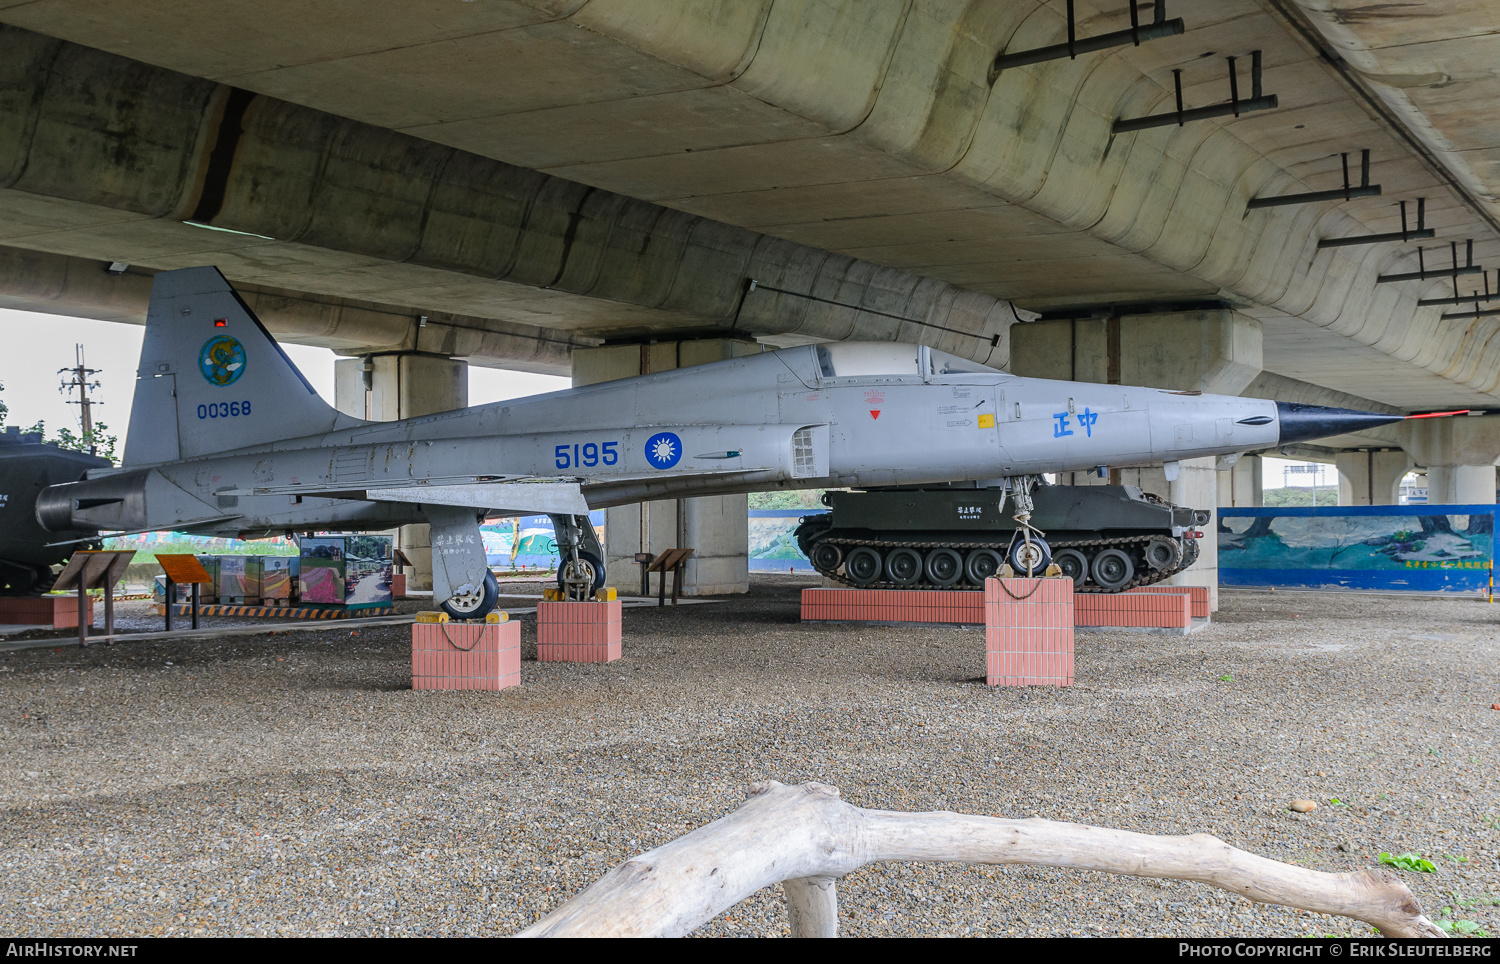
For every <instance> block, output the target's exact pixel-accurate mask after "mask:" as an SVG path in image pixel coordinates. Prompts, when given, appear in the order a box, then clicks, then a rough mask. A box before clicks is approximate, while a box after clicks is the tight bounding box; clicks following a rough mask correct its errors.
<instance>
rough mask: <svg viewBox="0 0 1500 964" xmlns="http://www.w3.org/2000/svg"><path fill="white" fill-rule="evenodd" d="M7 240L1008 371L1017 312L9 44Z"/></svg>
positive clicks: (3, 202)
mask: <svg viewBox="0 0 1500 964" xmlns="http://www.w3.org/2000/svg"><path fill="white" fill-rule="evenodd" d="M0 244H8V245H11V246H15V247H22V248H25V249H27V250H31V251H42V252H50V253H53V254H61V255H69V256H72V257H75V258H81V259H84V260H93V261H104V262H107V261H128V262H130V263H132V264H137V265H141V266H144V267H147V268H151V269H166V268H176V267H184V266H188V265H198V264H215V265H217V266H218V267H219V268H220V269H221V270H222V271H223V272H224V273H225V275H226V276H227V277H228V278H229V279H230V280H232V281H234V282H236V283H237V284H251V285H264V286H268V287H272V288H277V289H281V290H295V291H302V292H308V293H311V294H312V295H313V296H316V297H320V298H328V299H336V300H337V299H353V300H358V301H362V302H367V303H375V304H386V305H397V306H402V307H403V308H404V309H405V312H406V313H408V314H411V315H416V314H427V315H429V316H432V315H437V314H440V313H447V314H450V315H453V316H455V317H478V318H482V319H496V320H499V321H502V322H508V323H512V324H517V325H531V326H534V327H537V328H561V329H570V330H575V331H586V332H589V333H591V334H594V335H598V336H611V337H633V338H636V337H642V336H649V335H651V334H653V333H658V332H663V331H672V332H675V333H677V334H678V335H679V337H680V336H681V334H682V333H684V332H694V333H696V334H713V333H717V334H721V335H724V334H730V333H733V336H734V337H753V336H755V335H760V334H769V335H788V334H790V335H795V336H798V337H802V338H807V339H837V338H845V337H850V336H851V335H854V336H857V337H861V338H869V339H874V340H909V341H922V342H925V343H927V344H930V345H933V346H934V347H938V348H941V349H943V350H946V351H950V352H953V353H955V354H958V355H961V356H963V357H967V358H974V359H976V360H980V361H990V362H996V363H1000V362H1003V361H1004V359H1005V352H1006V350H1007V347H1008V346H1007V342H1006V339H1005V337H1004V336H1005V331H1006V328H1007V327H1008V326H1009V325H1010V323H1011V322H1012V320H1013V319H1014V317H1015V316H1014V314H1013V312H1012V311H1011V308H1010V306H1009V304H1008V303H1007V302H1005V301H1002V300H1000V299H998V298H995V297H993V296H990V295H984V294H979V293H977V292H972V291H964V290H962V289H960V288H957V287H955V286H953V285H950V284H945V283H943V282H939V281H935V280H933V279H931V278H925V277H922V276H920V275H915V274H911V273H909V272H906V271H903V270H899V269H894V268H887V267H882V266H880V265H877V264H874V263H872V262H869V261H865V260H862V259H859V258H855V257H849V256H839V255H833V254H831V253H830V252H828V251H826V250H820V249H816V248H812V247H808V246H805V245H801V244H796V243H793V242H789V241H784V240H780V239H777V238H773V237H769V236H767V235H764V234H760V233H758V232H755V231H752V230H747V229H745V228H740V227H734V226H731V225H727V224H723V223H720V222H716V221H713V220H710V219H708V218H705V217H701V216H697V215H693V214H689V213H685V212H682V211H677V210H672V209H669V208H666V207H662V206H660V205H657V204H653V203H649V202H646V201H639V200H635V199H633V198H630V197H626V196H624V195H621V194H617V193H612V192H610V191H606V190H600V189H599V188H596V187H593V186H590V185H588V184H585V183H580V182H578V181H573V180H566V179H564V178H561V177H556V176H551V175H547V174H542V173H539V172H537V171H533V170H527V169H524V168H520V167H516V166H513V165H511V164H507V163H504V162H501V161H497V160H492V159H490V158H487V157H481V156H478V155H476V154H472V153H468V152H465V151H463V150H458V149H455V148H453V147H448V146H443V145H440V144H436V143H433V142H432V141H430V140H423V139H420V138H418V137H414V136H411V135H408V134H402V133H397V132H394V131H391V130H388V129H382V128H380V127H376V126H371V125H369V124H363V123H359V122H357V121H353V120H348V119H346V118H344V117H339V116H335V115H333V114H329V113H324V112H321V111H318V110H313V109H310V108H307V107H302V106H298V105H296V104H293V103H289V102H287V101H284V100H279V99H276V98H274V97H267V96H262V95H258V94H253V93H251V92H249V91H246V90H243V89H239V88H230V87H227V86H224V85H222V84H218V83H214V82H212V81H209V80H202V79H198V78H195V77H191V76H188V75H185V74H179V73H174V72H172V71H170V70H164V69H162V68H159V67H153V66H150V65H148V64H144V63H141V62H138V61H134V60H130V59H127V58H125V57H120V56H116V55H114V54H109V53H105V52H103V51H100V50H95V49H91V48H87V47H80V46H77V45H75V44H70V43H65V42H62V41H58V40H54V39H52V38H50V37H45V36H42V35H40V34H35V33H31V32H29V31H26V30H19V29H16V28H14V27H7V26H0ZM750 279H755V280H758V281H760V282H762V283H763V285H764V286H763V287H760V288H758V289H757V290H755V291H749V290H748V287H747V283H748V281H749V280H750ZM808 295H813V296H815V297H813V298H809V297H807V296H808ZM80 300H86V299H85V298H84V297H83V293H82V291H80V293H79V297H78V298H76V299H75V301H80ZM105 308H106V309H107V310H110V311H113V310H114V306H112V305H106V306H105ZM376 327H377V328H379V326H376ZM449 327H450V328H454V329H456V330H455V331H452V332H450V334H451V336H452V341H453V344H451V345H450V344H426V343H419V344H418V345H417V346H415V347H419V348H422V349H424V350H433V351H441V352H445V353H446V352H467V351H477V350H479V348H476V347H473V346H469V345H466V344H464V342H465V341H466V340H470V341H472V340H476V339H478V340H480V341H482V340H483V337H484V336H483V332H485V331H488V328H486V327H485V326H480V329H481V330H480V333H478V334H474V333H470V332H468V330H467V329H459V328H458V326H457V325H451V326H449ZM388 336H389V333H388V332H384V331H382V332H381V339H386V338H388ZM381 339H368V340H366V341H365V344H364V345H362V346H360V347H361V348H371V347H381V346H382V345H384V344H385V343H386V342H385V341H383V340H381ZM355 340H356V341H358V340H359V339H357V338H356V339H355ZM480 347H482V346H480Z"/></svg>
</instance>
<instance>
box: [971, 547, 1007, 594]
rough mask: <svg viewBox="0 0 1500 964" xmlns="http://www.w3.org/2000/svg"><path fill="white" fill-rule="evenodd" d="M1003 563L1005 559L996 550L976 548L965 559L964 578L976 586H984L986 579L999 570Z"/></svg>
mask: <svg viewBox="0 0 1500 964" xmlns="http://www.w3.org/2000/svg"><path fill="white" fill-rule="evenodd" d="M1003 565H1005V560H1004V559H1002V558H1001V557H1000V553H998V552H996V551H995V550H993V549H975V550H974V551H973V552H971V553H969V556H968V558H966V559H965V560H964V578H965V579H966V580H968V581H969V582H970V583H972V584H973V585H975V586H983V585H984V581H985V580H986V579H988V578H989V577H991V576H993V575H994V574H995V573H997V572H999V571H1000V567H1001V566H1003Z"/></svg>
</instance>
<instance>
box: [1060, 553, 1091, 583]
mask: <svg viewBox="0 0 1500 964" xmlns="http://www.w3.org/2000/svg"><path fill="white" fill-rule="evenodd" d="M1052 561H1053V562H1055V563H1057V568H1059V569H1061V570H1062V571H1063V575H1064V576H1067V577H1068V578H1069V579H1071V580H1073V588H1074V589H1081V588H1083V584H1084V583H1085V582H1087V581H1088V578H1089V560H1088V557H1087V556H1085V555H1084V554H1083V553H1081V552H1079V551H1078V550H1077V549H1060V550H1058V553H1057V555H1055V556H1053V557H1052Z"/></svg>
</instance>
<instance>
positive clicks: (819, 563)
mask: <svg viewBox="0 0 1500 964" xmlns="http://www.w3.org/2000/svg"><path fill="white" fill-rule="evenodd" d="M843 561H844V550H842V549H840V548H839V547H838V546H836V545H834V544H833V543H831V542H820V543H818V544H817V545H816V546H814V547H813V551H812V564H813V568H814V569H816V570H818V571H819V572H828V573H832V572H835V571H837V569H838V567H839V563H841V562H843Z"/></svg>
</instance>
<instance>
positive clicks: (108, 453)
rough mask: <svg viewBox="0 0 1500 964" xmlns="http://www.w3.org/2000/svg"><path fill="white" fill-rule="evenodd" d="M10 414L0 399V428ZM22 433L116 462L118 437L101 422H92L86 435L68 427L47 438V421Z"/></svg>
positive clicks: (1, 385)
mask: <svg viewBox="0 0 1500 964" xmlns="http://www.w3.org/2000/svg"><path fill="white" fill-rule="evenodd" d="M3 391H5V386H4V385H3V384H0V392H3ZM9 415H10V407H9V406H7V405H6V404H5V403H4V402H3V401H0V429H3V428H5V419H6V418H7V417H8V416H9ZM21 431H22V432H24V433H27V434H30V433H35V434H37V435H40V436H41V437H42V441H44V442H52V443H53V444H55V445H57V446H58V447H59V448H65V449H70V450H72V451H74V452H89V451H92V452H93V453H94V454H96V455H100V456H103V457H104V458H106V459H109V460H110V461H111V462H117V461H118V460H117V459H116V458H115V447H116V446H117V445H118V444H119V439H118V438H117V437H116V436H114V435H111V434H109V426H108V425H106V424H104V423H103V422H96V423H94V429H93V431H91V432H89V433H88V434H86V435H79V434H77V433H75V432H74V431H73V430H72V429H69V428H60V429H58V430H57V434H56V435H54V436H53V437H52V438H50V439H49V438H47V423H46V422H37V423H36V424H35V425H33V426H31V427H30V428H24V429H22V430H21Z"/></svg>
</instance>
